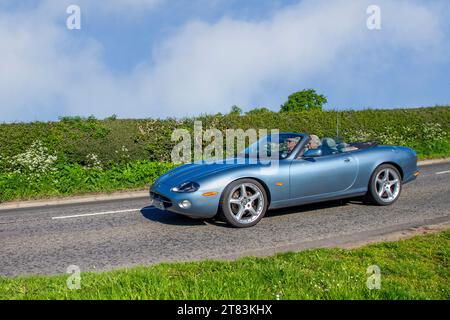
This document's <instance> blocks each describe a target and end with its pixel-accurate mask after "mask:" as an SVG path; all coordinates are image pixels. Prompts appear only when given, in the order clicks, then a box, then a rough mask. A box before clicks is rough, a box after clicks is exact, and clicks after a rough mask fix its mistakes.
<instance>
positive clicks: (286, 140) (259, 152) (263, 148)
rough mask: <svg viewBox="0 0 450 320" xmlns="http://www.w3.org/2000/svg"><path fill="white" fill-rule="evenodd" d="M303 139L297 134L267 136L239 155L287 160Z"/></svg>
mask: <svg viewBox="0 0 450 320" xmlns="http://www.w3.org/2000/svg"><path fill="white" fill-rule="evenodd" d="M301 139H302V136H301V135H299V134H295V133H280V134H272V135H267V136H265V137H263V138H261V139H259V140H258V141H256V142H255V143H253V144H251V145H250V146H248V147H247V148H245V149H244V150H242V151H241V152H239V155H240V156H246V157H252V158H256V157H259V158H275V159H280V160H281V159H286V158H287V157H289V155H290V154H291V153H292V151H293V150H294V148H295V147H296V146H297V144H298V143H299V142H300V141H301Z"/></svg>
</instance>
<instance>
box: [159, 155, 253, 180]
mask: <svg viewBox="0 0 450 320" xmlns="http://www.w3.org/2000/svg"><path fill="white" fill-rule="evenodd" d="M238 160H239V161H238ZM250 165H251V166H254V165H257V164H255V163H253V164H249V161H248V159H244V158H239V159H238V158H234V159H228V160H227V161H224V162H223V163H222V162H221V163H211V164H207V163H203V162H201V161H198V162H193V163H189V164H185V165H182V166H180V167H177V168H175V169H172V170H170V171H168V172H166V173H165V174H163V175H162V176H160V177H159V178H158V179H157V180H156V181H155V184H156V183H162V184H165V185H174V184H179V183H183V182H186V181H196V180H198V179H199V178H204V177H206V176H209V175H211V174H215V173H219V172H222V171H228V170H234V169H236V168H242V167H247V166H250Z"/></svg>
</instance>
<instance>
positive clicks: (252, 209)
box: [228, 183, 264, 224]
mask: <svg viewBox="0 0 450 320" xmlns="http://www.w3.org/2000/svg"><path fill="white" fill-rule="evenodd" d="M228 205H229V206H230V211H231V212H232V214H233V217H234V219H236V221H237V222H239V223H243V224H247V223H251V222H253V221H255V220H256V219H257V218H258V217H259V216H260V215H261V213H262V212H263V210H264V196H263V193H262V191H261V189H260V188H259V187H257V186H256V185H254V184H253V183H243V184H240V185H237V186H236V187H234V188H233V190H232V191H231V192H230V196H229V198H228Z"/></svg>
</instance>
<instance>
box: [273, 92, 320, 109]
mask: <svg viewBox="0 0 450 320" xmlns="http://www.w3.org/2000/svg"><path fill="white" fill-rule="evenodd" d="M325 103H327V98H326V97H325V96H323V95H321V94H317V93H316V91H315V90H314V89H306V90H302V91H299V92H295V93H293V94H291V95H290V96H289V97H288V101H286V102H285V103H284V104H283V105H281V109H280V112H289V111H294V112H295V111H307V110H322V107H323V105H324V104H325Z"/></svg>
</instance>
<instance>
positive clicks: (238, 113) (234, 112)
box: [230, 105, 242, 115]
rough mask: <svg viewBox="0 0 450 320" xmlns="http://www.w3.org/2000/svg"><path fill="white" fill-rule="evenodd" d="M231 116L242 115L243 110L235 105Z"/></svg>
mask: <svg viewBox="0 0 450 320" xmlns="http://www.w3.org/2000/svg"><path fill="white" fill-rule="evenodd" d="M230 114H237V115H241V114H242V109H241V108H239V107H238V106H237V105H234V106H232V107H231V111H230Z"/></svg>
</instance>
